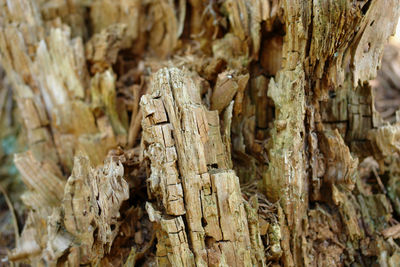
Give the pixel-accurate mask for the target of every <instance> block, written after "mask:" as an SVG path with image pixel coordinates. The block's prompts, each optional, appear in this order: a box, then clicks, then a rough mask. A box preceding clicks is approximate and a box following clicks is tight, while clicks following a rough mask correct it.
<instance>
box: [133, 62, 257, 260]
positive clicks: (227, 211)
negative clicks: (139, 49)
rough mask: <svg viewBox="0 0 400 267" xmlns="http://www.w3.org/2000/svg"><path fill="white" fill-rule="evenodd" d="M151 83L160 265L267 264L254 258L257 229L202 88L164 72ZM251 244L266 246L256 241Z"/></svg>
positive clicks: (148, 111)
mask: <svg viewBox="0 0 400 267" xmlns="http://www.w3.org/2000/svg"><path fill="white" fill-rule="evenodd" d="M152 81H153V85H152V92H151V93H152V94H151V95H145V96H143V97H142V101H141V106H142V110H143V116H144V119H143V122H142V126H143V143H144V144H145V147H146V149H145V151H144V155H145V157H146V158H149V159H150V161H151V174H150V178H149V180H148V184H149V190H150V194H151V196H154V198H155V199H157V200H158V201H160V202H159V203H162V206H161V207H159V208H157V206H156V205H154V206H153V204H150V203H148V204H147V206H148V209H147V212H148V213H149V216H150V220H151V221H154V222H157V223H158V224H159V225H160V229H162V230H160V232H159V233H158V235H159V236H158V239H159V240H160V242H159V243H158V245H157V257H158V263H159V265H161V266H164V265H171V266H192V265H195V264H196V265H199V266H206V265H221V264H222V265H226V264H227V265H228V266H251V265H257V264H261V263H262V262H263V258H259V259H257V258H256V256H255V254H256V253H259V250H261V251H263V245H262V243H261V242H255V243H251V242H250V239H249V237H250V233H249V227H251V225H249V221H248V220H247V217H246V211H245V207H244V205H245V203H244V202H245V201H244V200H243V198H242V196H241V192H240V185H239V178H238V177H237V176H236V175H235V174H234V172H233V171H232V170H231V169H230V166H231V160H230V155H229V154H228V153H227V149H226V147H225V145H224V143H223V142H222V138H221V134H220V129H219V128H220V126H219V121H218V113H217V112H216V111H208V110H206V109H205V107H204V106H203V105H202V104H201V98H200V90H199V88H197V86H196V85H195V84H194V83H193V81H192V80H191V78H190V77H189V75H187V74H186V73H185V72H184V71H179V70H178V69H174V68H172V69H162V70H160V71H159V72H157V74H156V75H155V76H154V77H153V79H152ZM250 209H251V208H250ZM162 210H165V212H162ZM182 215H185V218H186V221H187V225H185V224H184V223H183V222H184V221H183V217H182ZM252 223H256V222H252ZM186 228H187V229H186ZM253 238H255V239H256V240H260V236H259V234H257V233H255V236H254V237H253ZM251 245H256V247H252V246H251Z"/></svg>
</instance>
